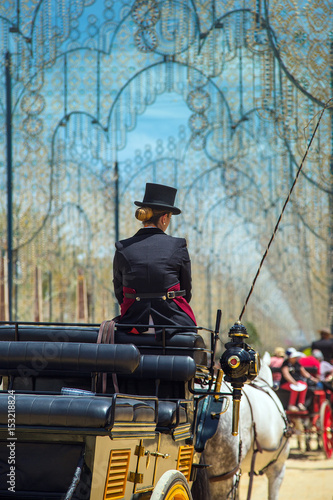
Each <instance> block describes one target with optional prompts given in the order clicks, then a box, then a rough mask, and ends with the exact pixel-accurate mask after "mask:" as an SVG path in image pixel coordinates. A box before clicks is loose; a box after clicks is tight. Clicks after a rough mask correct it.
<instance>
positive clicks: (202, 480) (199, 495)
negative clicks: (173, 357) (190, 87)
mask: <svg viewBox="0 0 333 500" xmlns="http://www.w3.org/2000/svg"><path fill="white" fill-rule="evenodd" d="M269 360H270V355H269V353H265V355H264V356H263V359H262V363H261V368H260V371H259V375H258V377H257V378H256V379H255V381H254V382H252V383H250V384H245V386H244V388H243V395H242V398H241V403H240V417H239V432H238V435H237V436H233V435H232V432H231V429H232V410H231V407H232V398H231V396H227V402H228V403H227V404H229V403H230V408H229V409H227V411H225V412H224V413H223V414H221V415H220V417H219V423H218V427H217V431H216V433H215V435H214V436H213V437H212V438H211V439H209V440H208V441H207V443H206V446H205V449H204V452H203V454H202V457H201V462H202V467H200V468H198V472H197V479H196V481H195V482H194V484H193V486H192V496H193V499H194V500H227V499H235V498H238V492H237V486H238V482H239V479H240V473H241V474H243V473H246V472H248V473H250V479H249V489H248V495H247V500H249V499H250V497H251V489H252V481H253V475H254V474H260V475H261V474H266V476H267V478H268V500H278V495H279V489H280V486H281V483H282V480H283V477H284V474H285V468H286V460H287V458H288V455H289V437H290V430H289V426H288V420H287V416H286V414H285V411H284V409H283V406H282V404H281V401H280V399H279V398H278V396H277V395H276V393H275V391H274V390H273V388H272V387H273V378H272V372H271V369H270V368H269ZM221 392H230V393H231V392H232V387H231V386H230V384H228V383H226V382H225V381H223V383H222V386H221ZM205 465H208V467H206V466H205Z"/></svg>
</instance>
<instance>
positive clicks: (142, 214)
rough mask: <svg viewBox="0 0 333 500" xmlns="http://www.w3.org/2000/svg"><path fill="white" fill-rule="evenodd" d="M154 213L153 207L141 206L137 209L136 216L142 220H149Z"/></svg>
mask: <svg viewBox="0 0 333 500" xmlns="http://www.w3.org/2000/svg"><path fill="white" fill-rule="evenodd" d="M153 215H154V212H153V209H152V208H150V207H140V208H137V209H136V211H135V217H136V218H137V219H138V220H139V221H141V222H147V221H148V220H149V219H151V218H152V216H153Z"/></svg>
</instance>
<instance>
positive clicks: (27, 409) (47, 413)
mask: <svg viewBox="0 0 333 500" xmlns="http://www.w3.org/2000/svg"><path fill="white" fill-rule="evenodd" d="M8 397H9V396H8V394H7V393H2V394H0V428H1V427H6V428H7V427H8ZM156 420H157V404H156V400H153V398H149V399H148V400H147V401H145V400H143V399H142V400H140V399H136V398H134V397H133V398H129V397H127V396H123V395H114V396H112V397H103V396H101V397H100V396H96V395H93V394H92V395H90V396H88V395H82V396H80V395H76V396H70V395H45V394H36V393H35V394H18V393H15V426H16V432H18V431H19V430H20V429H22V428H27V427H28V428H34V427H38V428H40V427H46V428H50V427H51V428H71V431H70V432H74V430H75V428H77V429H78V431H80V429H82V428H85V429H91V428H93V429H105V430H110V429H112V427H114V426H117V425H121V424H124V425H128V423H129V422H131V423H135V422H137V423H141V424H142V423H143V422H144V423H146V424H147V425H148V426H150V427H151V428H152V429H154V428H155V424H156ZM73 428H74V429H73Z"/></svg>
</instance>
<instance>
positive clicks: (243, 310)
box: [239, 98, 333, 321]
mask: <svg viewBox="0 0 333 500" xmlns="http://www.w3.org/2000/svg"><path fill="white" fill-rule="evenodd" d="M331 101H333V98H331V99H329V100H328V101H327V102H326V104H325V106H324V107H323V109H322V111H321V113H320V116H319V119H318V122H317V125H316V126H315V129H314V131H313V133H312V136H311V139H310V141H309V143H308V146H307V148H306V151H305V154H304V156H303V158H302V161H301V164H300V166H299V167H298V170H297V173H296V176H295V179H294V182H293V184H292V186H291V188H290V191H289V194H288V196H287V198H286V201H285V202H284V205H283V208H282V210H281V213H280V215H279V218H278V220H277V223H276V225H275V228H274V231H273V234H272V236H271V239H270V240H269V243H268V245H267V248H266V250H265V252H264V254H263V256H262V258H261V261H260V264H259V267H258V270H257V273H256V275H255V277H254V280H253V282H252V285H251V289H250V291H249V293H248V296H247V297H246V300H245V303H244V305H243V309H242V312H241V313H240V315H239V321H241V320H242V317H243V314H244V312H245V309H246V306H247V303H248V302H249V300H250V297H251V295H252V292H253V289H254V286H255V284H256V281H257V279H258V277H259V274H260V271H261V268H262V266H263V264H264V261H265V259H266V256H267V254H268V252H269V249H270V247H271V244H272V243H273V240H274V238H275V235H276V233H277V230H278V229H279V225H280V222H281V219H282V216H283V214H284V211H285V209H286V207H287V205H288V202H289V200H290V197H291V194H292V192H293V190H294V187H295V185H296V182H297V181H298V177H299V174H300V173H301V170H302V168H303V165H304V162H305V159H306V157H307V155H308V152H309V150H310V147H311V144H312V142H313V139H314V138H315V135H316V133H317V130H318V127H319V124H320V121H321V119H322V116H323V114H324V112H325V110H326V109H327V108H328V107H329V103H330V102H331Z"/></svg>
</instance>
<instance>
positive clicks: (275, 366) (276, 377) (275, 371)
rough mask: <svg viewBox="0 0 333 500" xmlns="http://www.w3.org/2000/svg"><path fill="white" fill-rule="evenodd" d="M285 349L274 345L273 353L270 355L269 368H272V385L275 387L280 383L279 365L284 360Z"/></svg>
mask: <svg viewBox="0 0 333 500" xmlns="http://www.w3.org/2000/svg"><path fill="white" fill-rule="evenodd" d="M285 354H286V353H285V350H284V349H283V347H276V348H275V350H274V355H273V356H272V357H271V360H270V364H269V366H270V368H271V370H272V376H273V386H274V388H275V389H278V388H279V385H280V380H281V370H280V369H281V366H282V363H283V361H284V357H285Z"/></svg>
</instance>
